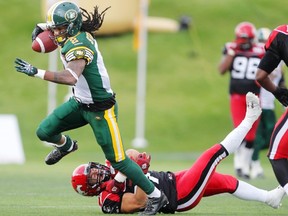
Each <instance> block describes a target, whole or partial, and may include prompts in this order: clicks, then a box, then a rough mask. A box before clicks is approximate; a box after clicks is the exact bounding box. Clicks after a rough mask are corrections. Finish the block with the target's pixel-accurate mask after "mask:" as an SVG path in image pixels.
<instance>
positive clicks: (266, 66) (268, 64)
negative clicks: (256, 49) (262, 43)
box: [258, 50, 281, 74]
mask: <svg viewBox="0 0 288 216" xmlns="http://www.w3.org/2000/svg"><path fill="white" fill-rule="evenodd" d="M280 61H281V59H279V58H277V56H275V55H274V54H273V52H272V51H270V50H267V52H266V53H265V55H264V57H263V58H262V59H261V61H260V63H259V65H258V68H260V69H262V70H264V71H266V72H267V73H269V74H270V73H271V72H272V71H273V70H274V69H275V68H276V67H277V66H278V64H279V63H280Z"/></svg>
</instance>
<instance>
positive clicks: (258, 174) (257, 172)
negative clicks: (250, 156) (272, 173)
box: [250, 160, 264, 179]
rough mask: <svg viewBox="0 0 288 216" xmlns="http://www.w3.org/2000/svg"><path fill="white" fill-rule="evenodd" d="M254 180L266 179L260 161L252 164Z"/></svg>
mask: <svg viewBox="0 0 288 216" xmlns="http://www.w3.org/2000/svg"><path fill="white" fill-rule="evenodd" d="M250 176H251V178H252V179H255V178H264V170H263V168H262V166H261V164H260V161H259V160H256V161H252V162H251V174H250Z"/></svg>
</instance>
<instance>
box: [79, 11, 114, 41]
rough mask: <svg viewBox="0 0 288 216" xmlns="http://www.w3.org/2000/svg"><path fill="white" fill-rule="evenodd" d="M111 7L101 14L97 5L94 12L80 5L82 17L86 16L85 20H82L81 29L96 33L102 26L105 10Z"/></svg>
mask: <svg viewBox="0 0 288 216" xmlns="http://www.w3.org/2000/svg"><path fill="white" fill-rule="evenodd" d="M109 8H110V7H107V8H106V9H105V10H104V11H102V12H101V13H100V14H99V12H98V7H97V6H95V7H94V13H92V12H90V13H88V12H87V10H85V9H84V8H81V7H80V9H81V14H82V17H83V18H85V20H83V21H82V26H81V31H86V32H89V33H91V34H92V35H94V34H95V32H96V31H97V30H98V29H99V28H100V27H101V26H102V23H103V21H104V16H105V12H106V11H107V10H108V9H109Z"/></svg>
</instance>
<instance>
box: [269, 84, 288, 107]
mask: <svg viewBox="0 0 288 216" xmlns="http://www.w3.org/2000/svg"><path fill="white" fill-rule="evenodd" d="M272 94H273V95H274V96H275V98H276V99H277V100H278V101H279V102H280V103H281V104H282V105H283V106H285V107H287V106H288V89H286V88H280V87H277V89H276V90H275V91H274V92H272Z"/></svg>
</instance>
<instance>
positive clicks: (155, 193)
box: [147, 187, 161, 198]
mask: <svg viewBox="0 0 288 216" xmlns="http://www.w3.org/2000/svg"><path fill="white" fill-rule="evenodd" d="M160 195H161V192H160V190H159V189H158V188H156V187H155V188H154V191H153V192H152V193H151V194H148V195H147V196H148V197H149V198H151V197H160Z"/></svg>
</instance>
